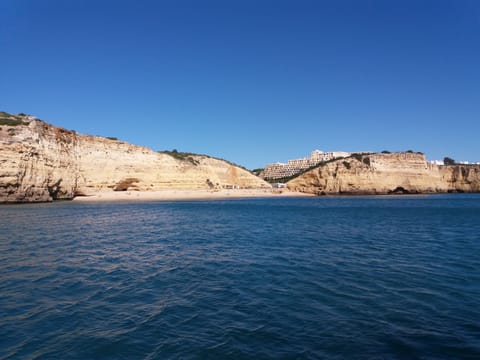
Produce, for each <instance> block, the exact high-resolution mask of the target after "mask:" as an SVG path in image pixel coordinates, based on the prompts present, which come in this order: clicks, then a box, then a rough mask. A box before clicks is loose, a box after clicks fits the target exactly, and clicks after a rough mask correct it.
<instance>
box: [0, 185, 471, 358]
mask: <svg viewBox="0 0 480 360" xmlns="http://www.w3.org/2000/svg"><path fill="white" fill-rule="evenodd" d="M0 359H480V194H451V195H433V196H413V195H411V196H385V197H381V196H379V197H311V198H305V197H303V198H255V199H236V200H233V199H228V200H214V201H206V200H203V201H169V202H125V203H122V202H112V203H100V202H99V203H95V202H88V203H87V202H75V201H73V202H55V203H49V204H23V205H1V206H0Z"/></svg>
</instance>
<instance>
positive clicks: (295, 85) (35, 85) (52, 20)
mask: <svg viewBox="0 0 480 360" xmlns="http://www.w3.org/2000/svg"><path fill="white" fill-rule="evenodd" d="M0 48H1V49H2V52H1V56H0V110H3V111H7V112H11V113H19V112H24V113H28V114H33V115H36V116H37V117H39V118H41V119H44V120H46V121H48V122H50V123H52V124H54V125H57V126H61V127H65V128H67V129H74V130H76V131H78V132H82V133H88V134H95V135H102V136H115V137H118V138H119V139H122V140H125V141H128V142H132V143H135V144H139V145H145V146H148V147H151V148H152V149H154V150H163V149H174V148H175V149H178V150H179V151H191V152H197V153H205V154H209V155H213V156H217V157H222V158H225V159H228V160H230V161H233V162H236V163H239V164H241V165H244V166H246V167H247V168H250V169H253V168H257V167H263V166H264V165H265V164H267V163H271V162H275V161H286V160H288V159H292V158H299V157H303V156H306V155H308V154H309V153H310V151H311V150H313V149H321V150H324V151H331V150H345V151H360V150H371V151H382V150H390V151H397V150H409V149H411V150H414V151H423V152H425V153H426V154H427V157H428V158H429V159H441V158H443V157H444V156H450V157H452V158H454V159H455V160H458V161H461V160H467V161H480V141H479V135H480V1H476V0H471V1H467V0H451V1H443V0H431V1H422V0H411V1H410V0H398V1H394V0H391V1H389V0H368V1H367V0H351V1H346V0H338V1H333V0H331V1H321V0H318V1H313V0H312V1H309V0H291V1H284V0H217V1H213V0H202V1H198V0H190V1H187V0H165V1H160V0H159V1H142V0H129V1H126V0H111V1H107V0H70V1H65V0H42V1H37V0H2V1H0Z"/></svg>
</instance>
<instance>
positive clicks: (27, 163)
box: [0, 113, 271, 203]
mask: <svg viewBox="0 0 480 360" xmlns="http://www.w3.org/2000/svg"><path fill="white" fill-rule="evenodd" d="M173 154H175V153H173ZM234 187H239V188H270V187H271V186H270V185H269V184H268V183H266V182H265V181H263V180H261V179H260V178H258V177H256V176H254V175H253V174H251V173H250V172H248V171H247V170H245V169H242V168H240V167H237V166H235V165H232V164H230V163H227V162H226V161H223V160H219V159H214V158H211V157H208V156H203V155H193V154H189V156H187V157H185V158H181V157H174V156H172V153H170V154H169V153H158V152H155V151H153V150H150V149H148V148H146V147H142V146H136V145H132V144H128V143H126V142H122V141H118V140H116V139H109V138H104V137H99V136H90V135H82V134H78V133H76V132H75V131H70V130H66V129H62V128H59V127H55V126H52V125H49V124H47V123H46V122H44V121H41V120H38V119H36V118H34V117H32V116H27V115H23V114H22V115H10V114H7V113H0V203H10V202H43V201H52V200H57V199H72V198H74V197H75V196H88V195H89V194H92V193H94V192H96V191H102V190H108V189H110V190H111V191H126V190H133V191H134V190H139V191H147V190H163V189H172V188H177V189H211V190H215V189H221V188H234Z"/></svg>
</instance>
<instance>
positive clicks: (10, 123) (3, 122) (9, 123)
mask: <svg viewBox="0 0 480 360" xmlns="http://www.w3.org/2000/svg"><path fill="white" fill-rule="evenodd" d="M22 124H24V122H23V121H22V120H18V119H12V118H4V117H0V125H7V126H18V125H22Z"/></svg>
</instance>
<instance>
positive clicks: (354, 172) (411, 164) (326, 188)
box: [287, 152, 480, 195]
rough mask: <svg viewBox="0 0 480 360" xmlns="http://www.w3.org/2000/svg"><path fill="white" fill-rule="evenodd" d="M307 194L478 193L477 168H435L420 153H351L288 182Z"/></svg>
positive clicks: (479, 185)
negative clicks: (351, 154) (349, 155)
mask: <svg viewBox="0 0 480 360" xmlns="http://www.w3.org/2000/svg"><path fill="white" fill-rule="evenodd" d="M287 187H288V188H289V189H290V190H294V191H301V192H305V193H310V194H317V195H328V194H408V193H411V194H417V193H446V192H478V191H480V166H478V165H449V166H438V165H433V164H431V163H429V162H427V161H426V159H425V155H423V154H422V153H409V152H407V153H392V154H390V153H389V154H354V155H353V156H351V157H348V158H345V159H340V160H336V161H332V162H330V163H327V164H324V165H323V166H320V167H318V168H316V169H313V170H311V171H308V172H306V173H304V174H302V175H300V176H299V177H297V178H295V179H293V180H291V181H289V182H288V183H287Z"/></svg>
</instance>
